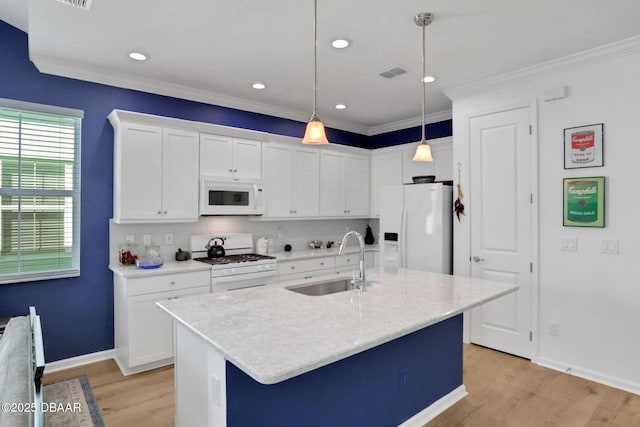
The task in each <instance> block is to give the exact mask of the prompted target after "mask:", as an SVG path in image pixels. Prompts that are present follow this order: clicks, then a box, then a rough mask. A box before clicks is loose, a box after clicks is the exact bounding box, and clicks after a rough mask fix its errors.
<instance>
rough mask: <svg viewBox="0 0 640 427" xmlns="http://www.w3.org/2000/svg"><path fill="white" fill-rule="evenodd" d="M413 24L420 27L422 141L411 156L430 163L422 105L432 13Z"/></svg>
mask: <svg viewBox="0 0 640 427" xmlns="http://www.w3.org/2000/svg"><path fill="white" fill-rule="evenodd" d="M413 22H415V24H416V25H417V26H419V27H422V75H421V76H420V82H421V84H422V139H421V140H420V144H418V147H417V148H416V154H415V155H414V156H413V161H415V162H432V161H433V157H432V156H431V147H430V146H429V144H428V143H427V139H426V137H425V130H426V124H425V114H424V104H425V94H426V92H427V83H426V82H425V81H424V77H425V76H426V69H425V60H424V57H425V49H426V47H425V45H426V29H427V25H429V24H431V22H433V13H426V12H424V13H419V14H418V15H416V16H414V17H413Z"/></svg>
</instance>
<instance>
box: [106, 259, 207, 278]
mask: <svg viewBox="0 0 640 427" xmlns="http://www.w3.org/2000/svg"><path fill="white" fill-rule="evenodd" d="M109 270H111V271H113V273H114V274H117V275H119V276H121V277H144V276H157V275H161V274H171V273H183V272H187V271H200V270H203V271H204V270H211V266H210V265H209V264H207V263H204V262H200V261H194V260H188V261H171V262H166V263H164V264H163V265H162V266H161V267H159V268H152V269H143V268H136V266H135V265H118V264H116V265H113V264H112V265H109Z"/></svg>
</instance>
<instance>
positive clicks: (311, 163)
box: [267, 148, 320, 217]
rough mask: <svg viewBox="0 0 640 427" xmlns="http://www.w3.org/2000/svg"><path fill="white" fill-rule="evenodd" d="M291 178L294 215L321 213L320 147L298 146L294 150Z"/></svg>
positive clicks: (313, 215) (315, 214)
mask: <svg viewBox="0 0 640 427" xmlns="http://www.w3.org/2000/svg"><path fill="white" fill-rule="evenodd" d="M283 167H284V166H283ZM290 180H291V181H292V182H293V211H294V214H293V216H295V217H315V216H318V215H320V151H319V150H318V149H316V148H308V149H306V148H296V149H295V150H294V152H293V175H292V177H291V178H290ZM267 191H271V189H268V190H267Z"/></svg>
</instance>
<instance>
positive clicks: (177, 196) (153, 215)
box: [109, 113, 198, 223]
mask: <svg viewBox="0 0 640 427" xmlns="http://www.w3.org/2000/svg"><path fill="white" fill-rule="evenodd" d="M109 119H110V120H111V122H112V124H113V125H114V130H115V132H114V135H115V138H114V188H113V219H114V221H115V222H116V223H143V222H161V221H165V222H182V221H197V219H198V134H197V133H196V132H191V131H185V130H179V129H169V128H163V127H159V126H150V125H143V124H137V123H129V122H120V121H119V120H118V118H117V116H115V115H114V114H113V113H112V115H110V116H109Z"/></svg>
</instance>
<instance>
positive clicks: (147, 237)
mask: <svg viewBox="0 0 640 427" xmlns="http://www.w3.org/2000/svg"><path fill="white" fill-rule="evenodd" d="M142 244H143V245H145V246H151V234H143V235H142Z"/></svg>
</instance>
